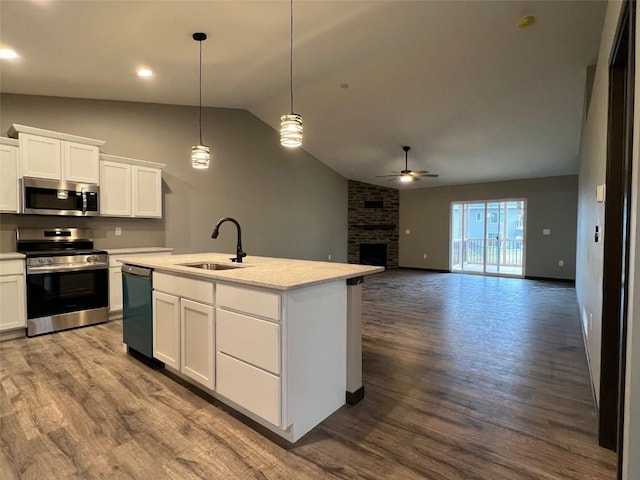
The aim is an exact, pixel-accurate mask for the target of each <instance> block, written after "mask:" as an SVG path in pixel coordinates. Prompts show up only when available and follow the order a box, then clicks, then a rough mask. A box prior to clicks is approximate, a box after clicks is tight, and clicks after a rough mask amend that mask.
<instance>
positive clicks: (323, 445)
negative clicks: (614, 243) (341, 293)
mask: <svg viewBox="0 0 640 480" xmlns="http://www.w3.org/2000/svg"><path fill="white" fill-rule="evenodd" d="M363 317H364V318H363V323H364V326H363V366H364V382H365V388H366V396H365V399H364V400H363V401H362V402H361V403H359V404H358V405H356V406H354V407H349V406H344V407H343V408H341V409H340V410H339V411H338V412H336V413H335V414H334V415H332V416H331V417H329V418H328V419H327V420H325V421H324V422H323V423H322V424H321V425H319V426H318V427H317V428H315V429H314V430H312V431H311V432H310V433H309V434H308V435H306V436H305V437H304V438H302V439H301V440H300V441H299V442H298V443H296V444H295V445H293V446H291V445H288V444H286V442H284V441H283V440H281V439H279V438H277V437H276V436H275V435H273V434H271V433H269V432H266V431H265V430H264V429H263V428H261V427H258V426H256V425H255V424H254V423H253V422H251V421H249V420H247V419H245V418H244V417H243V416H242V415H240V414H237V413H235V412H233V411H232V410H231V409H230V408H228V407H226V406H224V405H222V404H220V403H219V402H217V401H215V400H212V399H208V398H207V397H206V395H202V394H199V392H196V391H194V389H193V388H189V387H187V386H185V385H184V384H181V383H178V382H175V381H174V380H173V379H172V378H170V377H169V376H167V375H165V374H163V373H162V372H161V371H157V370H153V369H151V368H149V367H147V366H146V365H144V364H142V363H140V362H139V361H138V360H136V359H134V358H132V357H131V356H129V355H126V354H125V353H124V352H123V349H122V343H121V342H122V340H121V339H122V327H121V324H120V322H111V323H108V324H104V325H98V326H93V327H87V328H83V329H77V330H71V331H67V332H60V333H56V334H52V335H45V336H41V337H36V338H31V339H18V340H10V341H6V342H3V343H0V478H2V479H3V480H8V479H44V478H46V479H58V478H60V479H64V478H78V479H87V478H115V479H120V478H122V479H136V480H138V479H164V478H167V479H191V478H195V479H197V478H204V479H403V480H405V479H435V480H440V479H443V480H445V479H446V480H453V479H482V480H501V479H509V480H518V479H535V480H538V479H562V480H564V479H576V480H589V479H593V480H601V479H602V480H608V479H614V478H615V454H613V453H612V452H609V451H607V450H604V449H602V448H600V447H599V446H598V445H597V437H596V433H597V432H596V429H597V419H596V414H595V409H594V406H593V403H592V398H591V387H590V384H589V376H588V370H587V363H586V357H585V352H584V347H583V344H582V337H581V331H580V325H579V320H578V315H577V307H576V300H575V291H574V289H573V288H572V287H571V286H569V285H566V284H561V283H553V282H542V281H533V280H521V279H512V278H495V277H480V276H471V275H459V274H434V273H426V272H419V271H404V270H392V271H388V272H385V273H383V274H380V275H375V276H372V277H369V278H367V280H366V283H365V285H364V289H363Z"/></svg>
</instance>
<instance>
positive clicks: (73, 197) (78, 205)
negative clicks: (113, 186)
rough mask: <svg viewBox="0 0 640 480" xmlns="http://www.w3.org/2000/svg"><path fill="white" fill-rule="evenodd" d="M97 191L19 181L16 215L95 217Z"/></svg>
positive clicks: (88, 187)
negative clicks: (18, 208) (18, 202)
mask: <svg viewBox="0 0 640 480" xmlns="http://www.w3.org/2000/svg"><path fill="white" fill-rule="evenodd" d="M99 193H100V187H99V186H98V185H91V184H85V183H70V182H61V181H58V180H43V179H40V178H26V177H25V178H22V179H20V195H21V197H20V213H31V214H39V215H73V216H86V217H91V216H97V215H99V214H100V210H99V204H98V198H99Z"/></svg>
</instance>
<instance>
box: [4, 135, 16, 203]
mask: <svg viewBox="0 0 640 480" xmlns="http://www.w3.org/2000/svg"><path fill="white" fill-rule="evenodd" d="M0 212H7V213H17V212H18V141H17V140H15V139H13V138H4V137H0Z"/></svg>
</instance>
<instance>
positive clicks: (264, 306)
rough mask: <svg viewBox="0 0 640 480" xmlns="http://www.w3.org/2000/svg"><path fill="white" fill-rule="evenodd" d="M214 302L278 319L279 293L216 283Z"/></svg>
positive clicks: (240, 310) (252, 313) (218, 304)
mask: <svg viewBox="0 0 640 480" xmlns="http://www.w3.org/2000/svg"><path fill="white" fill-rule="evenodd" d="M216 302H217V306H219V307H226V308H230V309H232V310H237V311H239V312H244V313H249V314H251V315H258V316H260V317H265V318H271V319H273V320H280V294H278V293H273V292H264V291H260V290H252V289H249V288H243V287H236V286H234V285H225V284H218V288H217V292H216Z"/></svg>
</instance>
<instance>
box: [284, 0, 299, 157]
mask: <svg viewBox="0 0 640 480" xmlns="http://www.w3.org/2000/svg"><path fill="white" fill-rule="evenodd" d="M289 52H290V56H289V93H290V96H291V104H290V106H291V109H290V110H289V112H290V113H288V114H286V115H282V117H280V144H281V145H282V146H283V147H288V148H295V147H299V146H301V145H302V116H301V115H298V114H297V113H294V112H293V0H291V38H290V51H289Z"/></svg>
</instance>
